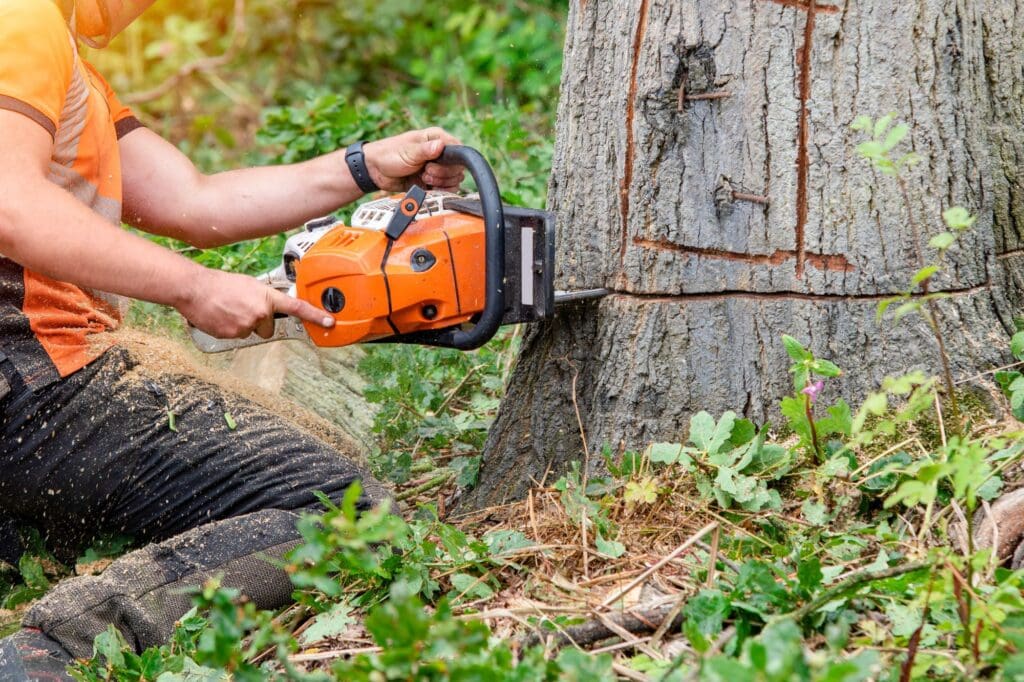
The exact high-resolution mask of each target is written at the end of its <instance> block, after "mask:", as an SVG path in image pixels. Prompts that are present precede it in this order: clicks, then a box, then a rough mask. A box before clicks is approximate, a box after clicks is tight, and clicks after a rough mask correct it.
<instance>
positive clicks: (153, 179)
mask: <svg viewBox="0 0 1024 682" xmlns="http://www.w3.org/2000/svg"><path fill="white" fill-rule="evenodd" d="M445 144H458V140H456V139H455V138H454V137H452V136H451V135H449V134H448V133H446V132H444V131H443V130H441V129H440V128H430V129H427V130H417V131H412V132H408V133H404V134H402V135H396V136H395V137H391V138H387V139H384V140H379V141H376V142H370V143H367V144H366V145H365V146H364V148H363V151H364V154H365V155H366V165H367V168H368V170H369V172H370V175H371V177H372V178H373V179H374V181H375V182H376V183H377V185H378V186H380V187H381V188H382V189H386V190H390V191H404V190H405V189H407V188H408V186H409V184H410V183H411V182H418V183H422V184H426V185H430V186H433V187H437V188H439V189H447V190H453V191H454V190H455V189H458V186H459V183H460V182H461V181H462V176H463V171H462V169H461V168H450V167H445V166H441V165H439V164H436V163H429V162H430V161H431V160H432V159H436V158H437V157H438V156H439V155H440V154H441V152H442V151H443V150H444V145H445ZM119 146H120V149H121V165H122V173H123V177H124V200H125V220H126V221H127V222H129V223H131V224H132V225H135V226H137V227H139V228H141V229H143V230H146V231H147V232H151V233H153V234H161V235H165V236H168V237H174V238H176V239H180V240H182V241H185V242H188V243H189V244H192V245H193V246H197V247H200V248H210V247H214V246H221V245H224V244H232V243H234V242H238V241H242V240H245V239H253V238H256V237H264V236H267V235H271V234H275V233H278V232H282V231H284V230H287V229H289V228H292V227H296V226H298V225H301V224H302V223H304V222H306V221H307V220H309V219H311V218H317V217H319V216H322V215H325V214H328V213H330V212H331V211H334V210H336V209H337V208H338V207H339V206H343V205H345V204H348V203H350V202H352V201H355V200H356V199H358V198H359V197H361V196H362V194H363V193H362V191H361V190H360V189H359V188H358V186H356V183H355V180H353V178H352V175H351V173H350V172H349V169H348V165H347V164H346V163H345V152H344V150H341V151H337V152H333V153H330V154H326V155H324V156H321V157H318V158H316V159H313V160H311V161H306V162H304V163H297V164H292V165H288V166H270V167H263V168H246V169H242V170H234V171H228V172H224V173H218V174H216V175H203V174H202V173H200V172H199V171H198V170H197V169H196V168H195V166H194V165H193V164H192V162H191V161H190V160H189V159H188V158H187V157H186V156H185V155H184V154H182V153H181V152H180V151H178V149H177V148H175V147H174V146H173V145H172V144H170V143H168V142H166V141H164V140H163V139H161V138H160V137H159V136H158V135H156V134H155V133H153V132H152V131H150V130H147V129H145V128H139V129H137V130H134V131H132V132H131V133H128V134H127V135H125V136H124V137H123V138H121V142H120V145H119Z"/></svg>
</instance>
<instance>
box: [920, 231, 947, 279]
mask: <svg viewBox="0 0 1024 682" xmlns="http://www.w3.org/2000/svg"><path fill="white" fill-rule="evenodd" d="M955 241H956V235H955V234H953V233H952V232H940V233H939V234H937V235H935V236H934V237H932V238H931V239H929V240H928V246H930V247H932V248H933V249H938V250H939V251H945V250H946V249H948V248H949V247H951V246H953V242H955ZM932 267H934V268H935V269H936V270H938V268H937V267H935V266H932ZM914 283H915V284H917V282H914Z"/></svg>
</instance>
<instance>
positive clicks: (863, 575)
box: [776, 561, 933, 622]
mask: <svg viewBox="0 0 1024 682" xmlns="http://www.w3.org/2000/svg"><path fill="white" fill-rule="evenodd" d="M932 565H933V563H932V562H931V561H919V562H916V563H912V564H903V565H902V566H893V567H892V568H887V569H885V570H882V571H857V572H856V573H854V574H852V575H851V576H849V577H848V578H847V579H846V580H844V581H842V582H841V583H838V584H837V585H833V586H832V587H830V588H829V589H827V590H825V591H824V592H822V593H821V594H819V595H818V596H817V597H815V598H814V599H812V600H811V601H809V602H807V603H806V604H804V605H803V606H801V607H800V608H798V609H796V610H794V611H790V612H789V613H784V614H782V615H781V616H779V617H778V618H776V620H784V619H792V620H794V621H797V622H800V621H801V620H803V619H804V618H806V617H807V616H809V615H811V614H812V613H814V612H815V611H817V610H818V609H820V608H821V607H822V606H824V605H825V604H827V603H829V602H830V601H833V600H835V599H838V598H839V597H842V596H845V595H847V594H849V593H850V592H854V591H856V590H858V589H859V588H861V587H863V586H864V585H867V584H868V583H873V582H875V581H876V580H885V579H887V578H895V577H896V576H900V575H906V574H907V573H914V572H916V571H921V570H924V569H926V568H931V567H932Z"/></svg>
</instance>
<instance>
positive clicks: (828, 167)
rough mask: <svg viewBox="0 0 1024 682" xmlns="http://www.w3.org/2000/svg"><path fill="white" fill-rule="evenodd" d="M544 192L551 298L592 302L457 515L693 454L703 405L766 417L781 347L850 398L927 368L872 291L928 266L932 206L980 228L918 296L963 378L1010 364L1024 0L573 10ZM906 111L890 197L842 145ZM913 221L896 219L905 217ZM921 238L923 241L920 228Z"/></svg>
mask: <svg viewBox="0 0 1024 682" xmlns="http://www.w3.org/2000/svg"><path fill="white" fill-rule="evenodd" d="M567 35H568V40H567V43H566V46H565V56H566V59H565V69H564V72H563V85H562V100H561V104H560V108H559V119H558V131H557V144H556V152H555V161H554V168H553V170H552V176H551V185H550V190H551V192H550V197H551V198H550V203H551V207H552V208H553V209H554V210H555V211H556V212H557V213H558V218H559V229H560V233H559V246H558V279H559V281H558V285H559V288H566V289H582V288H590V287H608V288H609V289H611V290H612V292H613V293H612V294H611V295H610V296H608V297H607V298H605V299H603V300H602V301H600V302H599V303H596V304H589V305H584V306H580V307H577V308H576V309H574V310H571V311H568V312H566V313H564V314H562V315H561V316H560V317H559V318H558V319H557V320H555V321H554V322H553V323H551V324H548V325H546V326H544V327H538V328H536V329H533V330H531V332H530V333H529V334H528V336H527V338H526V340H525V342H524V347H523V351H522V354H521V356H520V361H519V365H518V367H517V369H516V371H515V373H514V376H513V378H512V380H511V385H510V386H509V390H508V396H507V398H506V400H505V402H504V404H503V406H502V410H501V413H500V415H499V417H498V419H497V421H496V423H495V425H494V427H493V429H492V431H491V434H490V438H489V440H488V443H487V447H486V451H485V453H484V460H483V467H482V470H481V479H480V484H479V486H478V488H477V489H476V490H475V491H474V492H473V493H472V494H471V495H470V497H469V498H468V502H469V504H470V505H475V506H482V505H485V504H489V503H495V502H500V501H502V500H503V499H508V498H511V497H514V496H517V495H521V494H523V493H524V492H525V490H526V488H527V487H528V486H529V484H530V479H531V478H532V479H537V480H540V479H541V478H543V477H544V476H545V475H548V477H549V480H550V477H551V476H552V475H554V474H557V473H558V472H560V471H562V470H564V468H565V467H566V466H567V464H568V463H569V462H571V461H573V460H583V459H584V457H585V454H584V447H583V443H584V438H585V441H586V444H587V446H588V447H589V451H590V453H589V460H590V462H591V464H592V465H594V464H596V460H597V459H598V458H597V457H596V456H595V452H596V451H597V450H598V449H599V448H600V447H601V446H602V444H606V443H607V444H609V445H610V446H611V447H612V449H613V451H616V452H617V451H619V450H620V449H621V448H623V447H635V448H642V447H644V446H645V445H646V444H647V443H649V442H651V441H657V440H678V439H681V438H683V437H684V436H685V430H686V427H687V425H688V420H689V417H690V415H692V414H693V413H694V412H696V411H699V410H702V409H703V410H708V411H710V412H713V413H718V412H721V411H724V410H726V409H733V410H736V411H738V412H739V411H742V413H743V414H744V415H746V416H747V417H749V418H751V419H753V420H755V421H757V422H760V423H764V422H767V421H773V420H777V419H778V417H779V415H778V413H777V404H778V400H779V398H780V397H781V396H783V395H784V394H786V393H789V392H790V391H791V390H792V388H791V377H790V375H789V374H788V372H787V369H788V366H789V360H788V358H787V356H786V355H785V352H784V350H783V348H782V345H781V343H780V339H779V337H780V335H781V334H783V333H788V334H791V335H793V336H795V337H797V338H798V339H800V340H801V341H803V342H805V343H807V344H809V346H810V348H811V349H812V350H813V351H814V352H815V353H816V354H818V355H819V356H820V357H824V358H828V359H831V360H833V361H834V362H836V363H837V364H839V365H840V366H841V367H843V368H844V369H845V373H844V375H843V376H842V377H841V378H840V379H838V380H834V381H831V382H829V385H828V387H827V389H826V390H827V391H828V393H829V394H831V395H828V394H827V395H826V396H825V397H826V398H835V397H837V396H840V395H841V396H843V397H846V398H847V399H848V400H853V401H856V400H859V399H860V398H861V397H862V396H863V395H864V394H865V393H866V392H867V391H869V390H872V389H874V388H876V387H877V386H878V384H879V382H880V381H881V379H882V378H883V377H884V376H885V375H887V374H893V373H898V372H903V371H905V370H908V369H911V368H923V369H925V370H927V371H928V372H930V373H934V374H938V373H939V371H940V361H939V356H938V354H937V351H936V343H935V340H934V338H933V337H932V335H931V334H930V332H929V331H928V329H927V327H926V325H925V322H924V321H923V320H922V319H920V318H919V317H916V316H910V317H908V318H904V320H902V321H900V322H898V323H893V322H889V321H885V322H882V323H880V324H879V323H876V321H875V311H876V307H877V304H878V302H879V300H880V299H882V298H884V297H886V296H889V295H892V294H897V293H899V292H901V291H904V290H905V289H906V288H907V287H908V286H909V282H910V279H911V277H912V276H913V274H914V272H915V271H916V270H917V269H918V268H919V267H920V258H921V256H920V254H922V253H923V254H924V258H925V260H926V261H927V260H928V259H929V255H928V254H929V253H931V250H930V249H929V248H928V247H927V242H928V239H929V238H930V237H931V236H932V235H934V234H935V233H937V232H939V231H940V230H941V229H942V220H941V214H942V211H943V210H944V209H946V208H948V207H950V206H952V205H963V206H965V207H967V208H968V209H969V210H971V211H972V212H973V213H976V214H977V215H978V218H979V219H978V223H977V226H976V229H974V230H973V231H972V232H971V233H969V234H968V235H967V236H965V237H964V238H963V239H962V240H961V242H960V243H959V245H958V246H956V247H954V249H952V251H951V252H950V254H949V264H948V266H947V267H946V270H945V273H944V274H943V275H942V276H941V277H938V278H936V279H935V280H933V282H932V284H931V290H932V291H940V290H941V291H947V292H949V293H950V294H951V296H950V298H949V299H947V300H945V301H942V302H941V303H940V304H939V307H940V309H941V317H942V327H943V329H944V330H945V340H946V344H947V347H948V350H949V353H950V356H951V361H952V368H953V371H954V374H955V376H956V377H957V378H963V377H966V376H970V375H972V374H974V373H976V372H977V371H979V370H984V369H988V368H991V367H995V366H997V365H999V364H1000V363H1002V362H1003V361H1004V360H1005V359H1006V358H1005V356H1006V351H1005V348H1006V346H1007V342H1006V341H1007V334H1008V333H1009V332H1010V331H1011V329H1012V326H1013V317H1014V314H1015V311H1017V310H1019V308H1020V303H1021V295H1022V291H1024V275H1022V274H1021V273H1020V269H1019V267H1018V266H1019V265H1021V264H1022V256H1024V244H1022V240H1024V170H1022V169H1021V165H1022V164H1024V0H919V1H918V2H910V3H893V2H890V1H889V0H859V1H854V0H817V2H815V0H689V1H688V2H678V1H677V0H672V1H668V0H586V1H579V2H575V3H573V5H572V8H571V10H570V15H569V26H568V30H567ZM888 112H898V115H899V116H900V118H902V119H903V120H906V121H907V122H908V123H910V124H911V126H912V131H911V134H910V135H909V136H908V138H907V141H906V142H905V143H904V146H905V147H906V148H907V149H910V148H912V149H913V151H915V152H917V153H918V154H919V155H920V156H921V158H922V162H921V163H920V164H919V165H918V166H916V167H914V168H913V169H912V170H911V171H910V172H909V173H908V175H907V184H908V193H909V198H910V202H909V203H910V205H909V206H908V205H907V202H906V201H904V199H903V196H902V193H901V191H900V188H899V185H898V184H897V183H896V182H895V181H894V180H893V179H892V178H889V177H885V176H881V175H876V174H875V173H874V172H872V171H871V170H870V168H869V166H868V164H867V163H866V162H864V161H862V160H861V159H859V158H858V157H857V155H856V153H855V152H854V151H853V148H854V147H855V145H856V143H857V142H858V141H860V139H861V134H860V133H855V132H853V131H851V129H850V125H851V124H852V123H853V121H854V119H855V118H856V117H857V116H858V115H861V114H865V115H868V116H871V117H874V118H877V117H879V116H882V115H884V114H886V113H888ZM910 217H912V218H913V220H911V219H910ZM915 232H916V233H915Z"/></svg>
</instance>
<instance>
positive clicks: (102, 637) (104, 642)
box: [92, 624, 128, 668]
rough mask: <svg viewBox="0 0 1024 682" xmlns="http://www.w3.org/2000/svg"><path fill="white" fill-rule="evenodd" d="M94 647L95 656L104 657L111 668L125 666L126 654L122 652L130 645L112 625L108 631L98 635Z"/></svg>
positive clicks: (108, 626)
mask: <svg viewBox="0 0 1024 682" xmlns="http://www.w3.org/2000/svg"><path fill="white" fill-rule="evenodd" d="M92 646H93V651H94V652H95V654H96V655H97V656H102V657H103V658H104V660H105V661H106V663H107V666H109V667H110V668H120V667H123V666H124V653H122V650H123V649H127V648H128V643H127V642H126V641H125V639H124V637H123V636H122V635H121V632H120V631H119V630H118V629H117V628H115V627H114V626H113V625H112V624H111V625H107V629H106V630H104V631H103V632H101V633H100V634H98V635H96V639H95V640H93V645H92Z"/></svg>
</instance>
